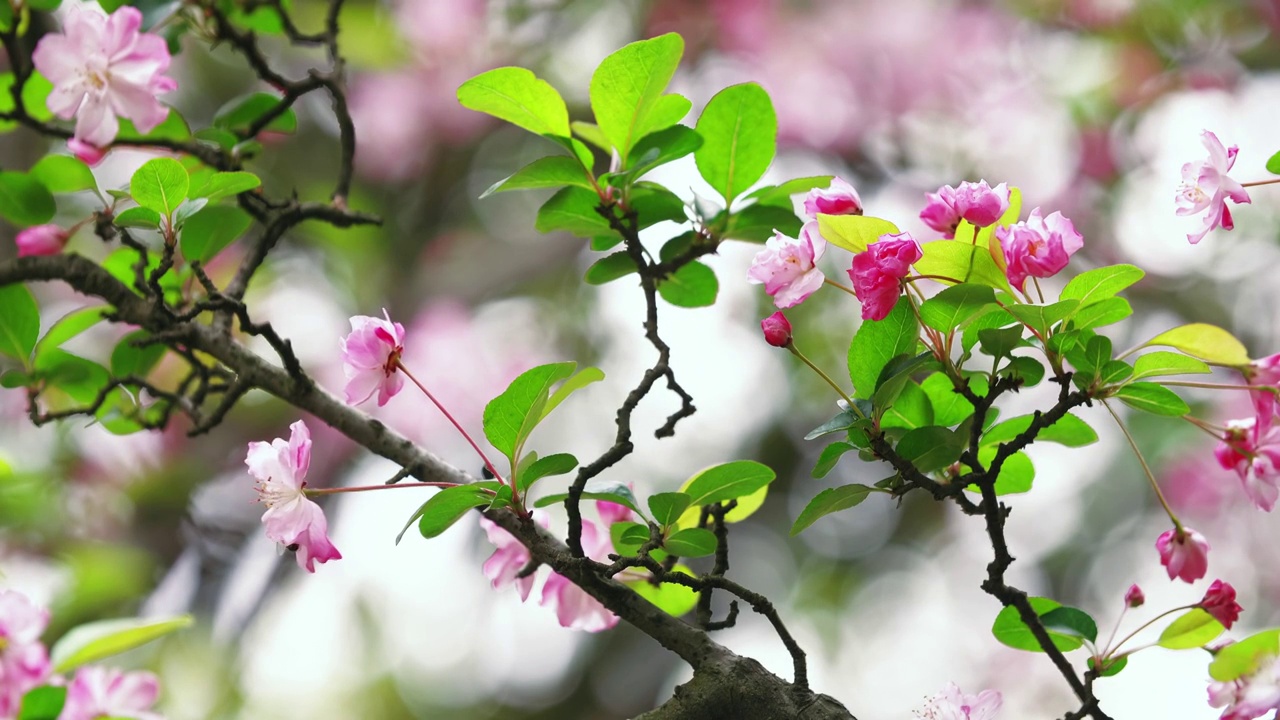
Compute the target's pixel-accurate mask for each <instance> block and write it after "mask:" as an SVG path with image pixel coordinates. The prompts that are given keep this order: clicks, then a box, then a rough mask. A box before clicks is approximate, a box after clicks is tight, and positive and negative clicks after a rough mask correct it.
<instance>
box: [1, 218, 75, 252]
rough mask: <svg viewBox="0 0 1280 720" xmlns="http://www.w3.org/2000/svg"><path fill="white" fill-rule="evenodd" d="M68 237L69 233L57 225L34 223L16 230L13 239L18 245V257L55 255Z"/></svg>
mask: <svg viewBox="0 0 1280 720" xmlns="http://www.w3.org/2000/svg"><path fill="white" fill-rule="evenodd" d="M70 237H71V234H70V233H68V232H67V231H66V230H63V229H62V228H60V227H58V226H57V225H36V226H35V227H29V228H26V229H25V230H20V231H18V235H17V236H16V237H15V238H14V239H13V241H14V243H15V244H17V246H18V257H28V256H32V255H57V254H58V253H60V252H62V248H64V247H66V245H67V240H68V239H69V238H70Z"/></svg>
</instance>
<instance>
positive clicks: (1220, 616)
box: [1198, 580, 1244, 630]
mask: <svg viewBox="0 0 1280 720" xmlns="http://www.w3.org/2000/svg"><path fill="white" fill-rule="evenodd" d="M1198 604H1199V605H1200V607H1201V608H1203V609H1204V611H1205V612H1207V613H1209V614H1210V615H1212V616H1213V617H1214V619H1215V620H1217V621H1218V622H1220V623H1222V626H1223V627H1225V628H1226V629H1228V630H1230V629H1231V626H1232V625H1233V624H1235V621H1236V620H1239V619H1240V611H1242V610H1244V608H1242V607H1240V604H1239V603H1237V602H1236V589H1235V588H1233V587H1231V584H1230V583H1224V582H1222V581H1221V580H1214V581H1213V583H1212V584H1211V585H1209V589H1208V590H1206V591H1205V593H1204V598H1203V599H1202V600H1201V601H1200V602H1199V603H1198Z"/></svg>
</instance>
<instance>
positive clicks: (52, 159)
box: [29, 155, 98, 194]
mask: <svg viewBox="0 0 1280 720" xmlns="http://www.w3.org/2000/svg"><path fill="white" fill-rule="evenodd" d="M29 174H30V175H31V177H33V178H35V179H36V180H38V181H39V182H40V184H41V185H44V186H45V188H47V189H48V190H49V192H51V193H54V194H64V193H74V192H80V191H81V190H93V189H94V188H96V187H98V183H97V181H95V180H94V179H93V171H92V170H90V169H89V166H88V165H85V164H84V163H83V162H81V161H80V160H79V159H78V158H74V157H71V156H70V155H45V156H44V157H42V158H40V159H39V160H38V161H36V164H35V165H33V166H32V167H31V172H30V173H29Z"/></svg>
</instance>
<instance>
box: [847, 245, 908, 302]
mask: <svg viewBox="0 0 1280 720" xmlns="http://www.w3.org/2000/svg"><path fill="white" fill-rule="evenodd" d="M922 257H924V252H923V251H922V250H921V248H920V243H918V242H916V241H915V238H913V237H911V233H898V234H897V235H881V236H880V239H879V240H877V241H876V242H873V243H871V244H870V245H868V246H867V249H866V250H865V251H863V252H860V253H858V254H857V255H854V256H853V267H851V268H850V269H849V279H850V280H852V281H853V292H854V294H856V295H857V296H858V299H859V300H861V301H862V319H863V320H883V319H884V318H885V317H886V316H887V315H888V314H889V311H890V310H893V306H894V305H895V304H897V302H898V296H899V295H901V294H902V278H904V277H906V276H907V273H909V272H911V264H912V263H914V262H916V261H917V260H919V259H920V258H922Z"/></svg>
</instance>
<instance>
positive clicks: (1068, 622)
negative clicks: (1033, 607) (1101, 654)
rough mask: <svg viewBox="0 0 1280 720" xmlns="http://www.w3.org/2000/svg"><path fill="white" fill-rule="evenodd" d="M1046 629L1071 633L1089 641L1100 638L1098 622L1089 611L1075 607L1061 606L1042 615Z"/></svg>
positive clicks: (1066, 633)
mask: <svg viewBox="0 0 1280 720" xmlns="http://www.w3.org/2000/svg"><path fill="white" fill-rule="evenodd" d="M1040 622H1041V623H1044V626H1045V629H1047V630H1049V631H1050V632H1053V633H1060V634H1062V635H1070V636H1075V637H1078V638H1082V639H1084V640H1088V641H1089V642H1097V640H1098V623H1097V622H1095V621H1094V619H1093V618H1092V617H1090V616H1089V613H1087V612H1085V611H1083V610H1079V609H1076V608H1073V607H1060V608H1055V609H1053V610H1050V611H1049V612H1047V613H1043V614H1041V615H1040Z"/></svg>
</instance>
